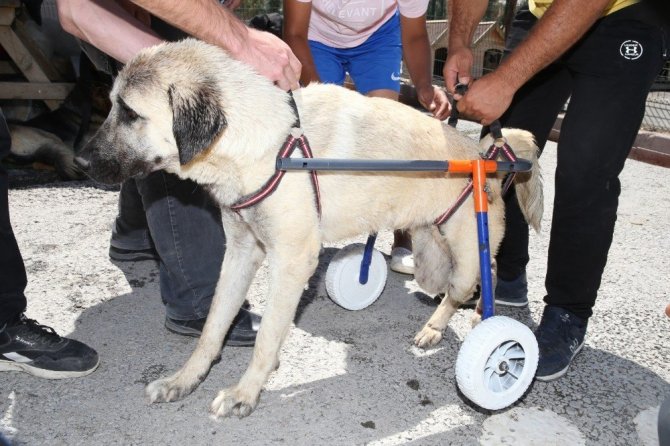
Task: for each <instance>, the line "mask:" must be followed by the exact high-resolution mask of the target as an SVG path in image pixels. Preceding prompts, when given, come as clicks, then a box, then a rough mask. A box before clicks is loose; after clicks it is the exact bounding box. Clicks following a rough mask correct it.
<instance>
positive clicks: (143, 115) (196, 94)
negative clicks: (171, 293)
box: [79, 40, 542, 416]
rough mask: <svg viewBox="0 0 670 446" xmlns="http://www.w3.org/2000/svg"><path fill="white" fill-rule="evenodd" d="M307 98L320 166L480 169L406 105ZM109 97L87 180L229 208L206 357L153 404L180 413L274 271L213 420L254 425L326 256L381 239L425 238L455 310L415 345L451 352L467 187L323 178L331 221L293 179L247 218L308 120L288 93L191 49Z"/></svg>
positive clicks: (155, 390) (471, 244)
mask: <svg viewBox="0 0 670 446" xmlns="http://www.w3.org/2000/svg"><path fill="white" fill-rule="evenodd" d="M294 95H295V100H296V102H297V106H298V110H299V114H300V118H301V121H302V127H303V129H304V132H305V134H306V135H307V137H308V138H309V141H310V143H311V147H312V149H313V152H314V156H315V157H318V158H348V159H395V160H402V159H425V160H431V159H432V160H446V159H476V158H478V157H479V156H480V150H481V149H480V147H478V145H477V144H476V143H475V142H473V141H472V140H471V139H469V138H467V137H465V136H462V135H460V134H459V133H458V132H457V131H455V130H454V129H452V128H450V127H448V126H446V125H444V124H442V123H440V122H439V121H437V120H435V119H433V118H430V117H428V116H426V115H424V114H423V113H421V112H419V111H417V110H414V109H412V108H410V107H407V106H405V105H402V104H400V103H398V102H395V101H391V100H388V99H380V98H368V97H365V96H362V95H360V94H358V93H356V92H353V91H350V90H347V89H345V88H342V87H338V86H334V85H321V84H316V85H310V86H308V87H306V88H303V89H301V90H299V91H297V92H295V94H294ZM111 98H112V102H113V108H112V110H111V113H110V115H109V117H108V118H107V120H106V121H105V123H104V124H103V125H102V127H101V129H100V131H99V132H98V133H97V134H96V135H95V136H94V138H93V139H92V140H91V142H90V143H89V144H88V145H87V147H86V148H85V149H84V150H83V151H82V154H81V156H82V159H80V160H79V162H80V163H81V164H82V165H83V166H84V167H85V168H87V170H88V173H89V174H90V175H91V176H92V177H93V178H96V179H98V180H100V181H105V182H119V181H122V180H123V179H125V178H128V177H131V176H134V175H141V174H146V173H149V172H151V171H154V170H157V169H165V170H167V171H169V172H174V173H175V174H177V175H179V176H180V177H183V178H190V179H192V180H194V181H196V182H198V183H199V184H202V185H203V186H205V187H207V188H208V189H209V190H210V191H211V193H212V195H213V196H214V198H215V199H216V200H217V201H218V202H219V203H220V205H221V208H222V213H223V224H224V228H225V233H226V238H227V247H226V254H225V258H224V261H223V266H222V269H221V276H220V279H219V283H218V285H217V288H216V293H215V296H214V299H213V302H212V306H211V309H210V313H209V316H208V318H207V323H206V324H205V327H204V331H203V333H202V336H201V337H200V339H199V341H198V345H197V347H196V350H195V352H194V353H193V354H192V356H191V357H190V359H189V360H188V361H187V363H186V364H185V365H184V366H183V367H182V368H181V369H180V370H179V371H178V372H177V373H175V374H174V375H172V376H170V377H168V378H164V379H159V380H157V381H154V382H152V383H151V384H149V386H148V387H147V389H146V393H147V395H148V396H149V398H150V400H151V401H152V402H157V401H174V400H178V399H180V398H183V397H184V396H186V395H188V394H189V393H190V392H192V391H193V390H194V389H195V388H196V387H197V386H198V384H199V383H200V382H201V381H202V380H203V379H204V377H205V376H206V375H207V372H208V370H209V368H210V365H211V364H212V361H214V360H215V359H216V358H217V357H218V355H219V351H220V349H221V346H222V342H223V339H224V336H225V334H226V332H227V331H228V329H229V327H230V325H231V322H232V321H233V318H234V317H235V315H236V314H237V311H238V309H239V308H240V306H241V305H242V303H243V301H244V299H245V296H246V294H247V291H248V289H249V287H250V285H251V283H252V280H253V278H254V275H255V273H256V271H257V269H258V267H259V266H260V264H261V262H262V261H263V259H264V258H266V257H267V258H268V261H269V264H270V267H269V271H270V284H269V295H268V299H267V307H266V308H265V311H264V315H263V320H262V323H261V326H260V330H259V332H258V338H257V340H256V346H255V349H254V354H253V358H252V360H251V363H250V365H249V367H248V369H247V371H246V372H245V373H244V376H242V378H241V380H240V382H239V383H238V384H237V385H236V386H234V387H231V388H228V389H225V390H222V391H221V392H220V393H219V395H218V396H217V397H216V399H215V400H214V401H213V403H212V405H211V409H210V410H211V412H212V413H213V414H214V415H215V416H226V415H230V414H232V413H234V414H236V415H238V416H246V415H248V414H249V413H251V411H252V410H253V409H254V408H255V407H256V404H257V403H258V398H259V394H260V391H261V388H262V387H263V385H264V384H265V382H266V380H267V378H268V375H269V374H270V373H271V372H272V371H273V370H274V369H275V368H276V367H277V365H278V363H279V362H278V361H279V358H278V354H279V350H280V347H281V345H282V342H283V341H284V338H285V337H286V335H287V333H288V331H289V329H290V327H291V322H292V320H293V317H294V314H295V310H296V307H297V305H298V301H299V300H300V296H301V294H302V293H303V290H304V286H305V284H306V283H307V282H308V280H309V278H310V276H311V275H312V274H313V273H314V270H315V268H316V266H317V261H318V257H319V250H320V249H321V245H322V244H323V243H325V242H335V241H337V240H340V239H343V238H348V237H352V236H356V235H360V234H367V233H376V232H379V231H380V230H383V229H393V228H402V229H409V230H411V231H412V234H413V237H414V253H415V256H416V278H417V280H418V282H419V284H420V285H421V286H422V287H424V288H425V289H426V290H427V291H429V292H445V293H446V295H447V298H445V299H443V301H442V303H441V304H440V306H439V308H438V310H437V311H436V313H435V315H434V316H433V317H432V318H431V319H430V321H429V322H428V323H427V324H426V326H425V327H424V328H423V329H422V330H421V332H420V333H419V335H417V340H416V342H417V344H418V345H420V346H429V345H433V344H435V343H436V342H438V341H439V340H440V338H441V332H442V330H443V329H444V328H445V326H446V324H447V322H448V320H449V318H450V317H451V315H452V314H453V312H454V311H455V309H456V308H457V307H458V305H459V304H460V303H461V302H463V301H465V300H466V299H468V298H469V297H470V296H471V294H472V292H473V289H474V287H475V285H476V284H477V281H478V278H479V263H478V249H477V246H478V242H477V230H476V223H475V218H474V214H473V211H472V209H473V204H472V199H471V198H470V199H469V200H468V201H466V202H465V203H464V205H463V207H462V209H461V210H459V211H458V212H457V213H456V214H455V215H454V216H453V217H452V218H451V219H450V220H448V221H447V222H446V223H445V224H444V225H443V226H442V227H441V228H439V230H438V228H436V227H434V226H433V225H432V222H433V221H434V219H435V218H436V217H438V216H439V215H440V214H441V213H442V212H444V211H445V210H446V209H447V208H449V207H450V206H451V205H452V204H453V203H454V201H455V200H456V197H457V196H458V194H459V193H460V192H461V191H462V190H463V187H464V186H465V184H466V182H467V179H468V178H467V176H464V175H460V176H445V175H444V174H442V173H439V172H435V173H431V172H393V173H388V172H386V173H379V172H377V173H372V172H357V173H352V172H334V171H329V172H322V173H320V174H319V183H320V190H321V204H322V210H323V212H322V216H321V218H319V216H318V214H317V210H316V204H315V199H314V190H313V187H312V184H311V181H310V175H309V173H308V172H288V173H287V174H286V175H285V176H284V179H283V181H282V183H281V184H280V185H279V187H278V189H277V190H276V191H275V192H274V193H273V194H272V195H270V196H269V197H268V198H267V199H265V200H264V201H262V202H260V203H259V204H257V205H256V206H254V207H251V208H248V209H245V210H242V211H241V212H240V213H239V214H238V213H235V212H233V211H231V210H230V206H231V205H233V204H234V203H236V202H237V201H238V200H239V199H240V198H241V197H244V196H247V195H249V194H252V193H254V192H255V191H257V190H258V189H259V188H260V187H261V186H262V185H263V184H264V183H265V182H266V181H267V180H268V179H269V178H270V177H271V176H272V175H273V174H274V173H275V165H276V158H277V153H278V151H279V149H280V147H281V146H282V144H283V143H284V141H285V139H286V137H287V135H289V133H290V132H291V128H292V124H293V123H294V121H295V118H296V116H295V114H294V112H293V110H292V107H291V103H290V97H289V95H288V94H287V93H285V92H283V91H281V90H280V89H278V88H276V87H275V86H274V85H272V83H271V82H270V81H268V80H267V79H266V78H264V77H262V76H260V75H258V74H256V73H255V72H254V71H252V69H251V68H249V67H248V66H246V65H244V64H242V63H240V62H238V61H235V60H233V59H231V58H230V57H228V56H227V55H226V53H225V52H224V51H222V50H220V49H217V48H216V47H213V46H210V45H207V44H205V43H202V42H199V41H196V40H185V41H182V42H179V43H170V44H163V45H160V46H157V47H154V48H150V49H148V50H146V51H144V52H142V53H141V54H139V55H138V56H137V57H136V58H135V59H134V60H133V61H131V62H130V63H129V64H128V65H127V66H126V67H125V68H124V70H123V71H122V72H121V73H120V74H119V76H118V78H117V79H116V82H115V85H114V88H113V91H112V94H111ZM506 135H507V138H508V140H509V141H510V145H512V147H514V149H515V150H516V152H517V154H518V155H519V156H521V157H524V158H529V159H532V160H533V161H535V157H536V153H537V148H536V147H535V145H534V144H533V140H532V137H531V135H530V134H528V133H526V132H522V131H518V130H516V131H506ZM487 144H488V143H487V142H485V143H484V145H485V146H486V145H487ZM500 182H501V181H500V178H495V179H491V181H489V188H490V194H489V197H490V205H489V229H490V241H491V247H492V252H493V253H495V251H496V249H497V246H498V245H499V243H500V241H501V238H502V236H503V230H504V225H503V201H502V200H501V198H500ZM517 188H518V189H519V191H520V192H519V196H520V197H524V198H523V199H522V200H520V201H521V207H522V208H523V209H524V211H525V212H526V216H527V218H528V220H529V221H530V222H531V224H532V225H533V226H535V227H536V228H537V227H538V226H539V222H540V217H541V213H542V191H541V181H540V176H539V172H538V170H537V167H536V168H534V171H533V174H532V175H530V174H527V175H525V178H521V177H520V178H519V179H518V180H517ZM442 233H443V234H444V235H442Z"/></svg>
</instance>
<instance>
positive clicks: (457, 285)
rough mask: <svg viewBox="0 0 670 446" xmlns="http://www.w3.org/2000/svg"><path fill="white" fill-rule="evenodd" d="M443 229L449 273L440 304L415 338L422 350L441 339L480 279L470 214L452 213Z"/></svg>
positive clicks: (474, 233) (473, 228) (473, 225)
mask: <svg viewBox="0 0 670 446" xmlns="http://www.w3.org/2000/svg"><path fill="white" fill-rule="evenodd" d="M464 214H466V215H464ZM464 217H466V218H464ZM442 230H443V231H444V234H445V235H444V238H445V240H446V242H447V244H448V246H449V251H450V252H451V258H452V270H451V274H450V277H449V284H448V286H447V289H446V293H445V296H444V298H443V299H442V302H440V305H438V307H437V309H436V310H435V312H434V313H433V315H432V316H431V317H430V319H428V322H426V324H425V325H424V326H423V328H422V329H421V330H420V331H419V332H418V333H417V335H416V336H415V337H414V343H415V344H416V345H417V346H418V347H422V348H425V347H431V346H434V345H436V344H437V343H438V342H440V341H441V340H442V334H443V333H444V330H445V329H446V328H447V324H448V323H449V320H450V319H451V317H452V316H453V315H454V313H455V312H456V310H457V309H458V307H459V306H460V305H461V304H462V303H463V302H465V301H466V300H467V299H468V298H469V297H470V296H471V295H472V293H473V292H474V289H475V286H476V285H477V280H478V278H479V252H478V250H477V246H478V242H477V228H476V226H475V222H474V219H473V218H472V214H467V213H464V212H460V213H457V214H455V215H454V216H453V217H452V220H450V221H449V222H447V223H446V224H445V225H443V226H442Z"/></svg>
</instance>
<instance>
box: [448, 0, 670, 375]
mask: <svg viewBox="0 0 670 446" xmlns="http://www.w3.org/2000/svg"><path fill="white" fill-rule="evenodd" d="M486 5H487V1H486V0H451V1H450V4H449V6H450V25H449V29H450V35H449V56H448V58H447V61H446V63H445V67H444V77H445V83H446V85H447V89H448V90H449V91H452V92H455V86H456V84H457V83H464V84H470V86H469V89H468V91H467V92H466V93H465V94H464V95H462V96H461V95H458V94H456V95H455V98H456V99H457V100H458V110H459V112H461V113H462V114H464V115H466V116H469V117H471V118H473V119H475V120H477V121H479V122H480V123H481V124H483V125H485V126H486V125H488V124H490V123H491V122H492V121H494V120H496V119H500V122H501V124H502V125H503V126H504V127H516V128H521V129H525V130H529V131H530V132H532V133H533V134H534V136H535V138H536V141H537V143H538V146H539V147H540V148H543V147H544V145H545V143H546V141H547V138H548V136H549V132H550V131H551V129H552V126H553V124H554V122H555V120H556V117H557V115H558V113H559V111H560V110H561V109H562V107H563V106H564V104H565V103H566V100H567V99H568V98H569V99H570V102H569V104H568V107H567V111H566V113H565V117H564V119H563V123H562V127H561V132H560V137H559V140H558V146H557V153H558V161H557V167H556V175H555V191H556V195H555V198H554V210H553V216H552V227H551V234H550V242H549V251H548V258H547V272H546V278H545V287H546V291H547V294H546V296H545V297H544V302H545V304H546V305H545V307H544V311H543V315H542V318H541V321H540V323H539V325H538V327H537V329H536V331H535V334H536V337H537V340H538V343H539V347H540V358H539V365H538V369H537V373H536V378H537V379H538V380H541V381H550V380H553V379H557V378H559V377H561V376H563V375H564V374H565V373H566V372H567V371H568V368H569V366H570V364H571V362H572V360H573V358H574V357H575V356H576V355H577V354H578V353H579V352H580V351H581V349H582V347H583V346H584V338H585V335H586V330H587V325H588V321H589V318H590V317H591V316H592V314H593V307H594V305H595V302H596V297H597V294H598V288H599V287H600V281H601V278H602V274H603V271H604V268H605V265H606V263H607V254H608V251H609V247H610V245H611V243H612V237H613V232H614V224H615V221H616V216H617V206H618V199H619V193H620V191H621V184H620V181H619V174H620V172H621V171H622V169H623V167H624V163H625V160H626V158H627V156H628V153H629V151H630V149H631V147H632V144H633V141H634V140H635V137H636V135H637V132H638V130H639V128H640V125H641V123H642V118H643V115H644V110H645V101H646V97H647V93H648V92H649V90H650V88H651V85H652V83H653V81H654V79H655V78H656V76H657V75H658V74H659V72H660V70H661V67H662V64H663V59H664V57H667V55H668V48H667V43H668V36H667V29H668V23H667V21H664V20H663V19H662V16H661V15H659V14H658V13H657V12H656V11H655V9H654V5H653V4H652V3H651V2H650V1H645V0H642V1H637V0H592V1H588V2H583V1H580V0H553V1H552V0H529V1H528V4H527V5H525V6H523V7H522V8H521V9H520V10H519V11H518V13H517V14H516V16H515V18H514V20H513V22H512V24H511V27H510V30H509V33H508V38H507V42H506V46H507V49H506V51H505V56H504V57H503V60H502V62H501V64H500V66H499V67H498V68H497V69H496V70H494V71H493V72H491V73H489V74H487V75H485V76H483V77H481V78H480V79H478V80H475V81H474V82H471V81H472V77H471V70H472V64H473V56H472V50H471V48H470V45H471V40H472V36H473V32H474V29H475V26H476V24H477V23H478V21H479V20H480V19H481V17H482V15H483V14H484V12H485V9H486ZM514 195H515V194H514V192H513V190H512V191H511V193H509V194H508V195H507V196H506V197H505V202H506V232H505V238H504V240H503V242H502V245H501V247H500V250H499V252H498V255H497V257H496V261H497V266H498V271H497V275H498V283H499V285H498V288H500V287H501V286H502V287H503V288H504V289H505V293H504V294H505V295H504V296H496V301H497V302H498V303H502V304H506V303H507V304H514V305H517V306H520V305H526V304H527V302H528V300H527V283H526V274H525V271H526V264H527V263H528V260H529V257H528V226H527V224H526V223H525V221H524V220H523V216H522V215H521V212H520V210H519V208H518V205H517V204H516V197H515V196H514ZM497 294H498V293H497ZM499 297H502V299H501V300H502V302H500V300H499Z"/></svg>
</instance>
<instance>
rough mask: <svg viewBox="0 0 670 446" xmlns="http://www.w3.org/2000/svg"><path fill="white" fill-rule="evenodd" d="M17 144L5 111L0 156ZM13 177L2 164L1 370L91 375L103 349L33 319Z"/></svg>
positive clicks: (0, 127) (0, 118)
mask: <svg viewBox="0 0 670 446" xmlns="http://www.w3.org/2000/svg"><path fill="white" fill-rule="evenodd" d="M10 145H11V140H10V135H9V131H8V129H7V124H6V122H5V117H4V115H3V114H2V110H1V109H0V159H2V158H3V157H4V156H5V155H6V154H7V153H9V149H10ZM8 183H9V181H8V178H7V172H6V171H5V170H4V169H3V168H2V167H1V166H0V371H19V372H26V373H29V374H31V375H34V376H38V377H41V378H49V379H58V378H74V377H78V376H84V375H88V374H89V373H91V372H93V371H94V370H95V369H96V367H97V366H98V353H97V352H96V351H95V350H93V349H92V348H90V347H89V346H88V345H86V344H83V343H81V342H79V341H75V340H73V339H68V338H61V337H60V336H58V335H57V334H56V332H55V331H54V330H53V329H51V328H49V327H46V326H44V325H41V324H39V323H37V322H36V321H34V320H32V319H28V318H26V317H25V315H24V314H23V313H24V311H25V310H26V297H25V295H24V290H25V288H26V284H27V277H26V270H25V267H24V264H23V259H22V258H21V252H20V251H19V246H18V244H17V243H16V238H15V237H14V231H13V230H12V226H11V223H10V219H9V200H8V195H9V184H8Z"/></svg>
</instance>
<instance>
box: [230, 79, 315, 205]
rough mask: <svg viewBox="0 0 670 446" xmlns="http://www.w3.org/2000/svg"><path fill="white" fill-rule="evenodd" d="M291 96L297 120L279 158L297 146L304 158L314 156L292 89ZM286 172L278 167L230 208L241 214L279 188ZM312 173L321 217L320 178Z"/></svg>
mask: <svg viewBox="0 0 670 446" xmlns="http://www.w3.org/2000/svg"><path fill="white" fill-rule="evenodd" d="M289 97H290V99H291V106H292V108H293V113H294V114H295V121H294V123H293V129H292V130H291V133H290V134H289V135H288V136H287V137H286V140H285V141H284V144H283V145H282V146H281V148H280V149H279V153H278V154H277V160H280V159H284V158H290V157H291V155H292V154H293V151H294V150H295V148H296V147H298V148H300V151H301V152H302V155H303V157H304V158H313V156H312V149H311V148H310V146H309V142H308V141H307V137H306V136H305V134H304V133H303V132H302V129H301V128H300V116H299V115H298V107H297V105H296V103H295V100H294V99H293V94H292V93H291V92H290V91H289ZM298 135H299V136H298ZM276 165H279V163H276ZM285 174H286V171H285V170H279V169H276V170H275V173H274V174H273V175H272V176H271V177H270V179H269V180H267V181H266V182H265V184H264V185H263V186H261V188H260V189H258V190H257V191H256V192H254V193H252V194H249V195H247V196H245V197H242V198H240V199H239V200H238V201H237V202H236V203H235V204H233V205H232V206H231V207H230V208H231V209H232V210H233V211H235V212H237V213H238V214H239V212H240V210H242V209H246V208H248V207H251V206H254V205H256V204H258V203H260V202H261V201H263V200H264V199H266V198H267V197H269V196H270V195H271V194H272V193H273V192H274V191H275V190H276V189H277V187H278V186H279V183H280V182H281V179H282V178H283V177H284V175H285ZM310 174H311V177H312V185H313V186H314V195H315V196H314V198H315V201H316V211H317V213H318V215H319V218H320V217H321V194H320V191H319V180H318V178H317V175H316V171H315V170H312V171H311V172H310Z"/></svg>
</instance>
